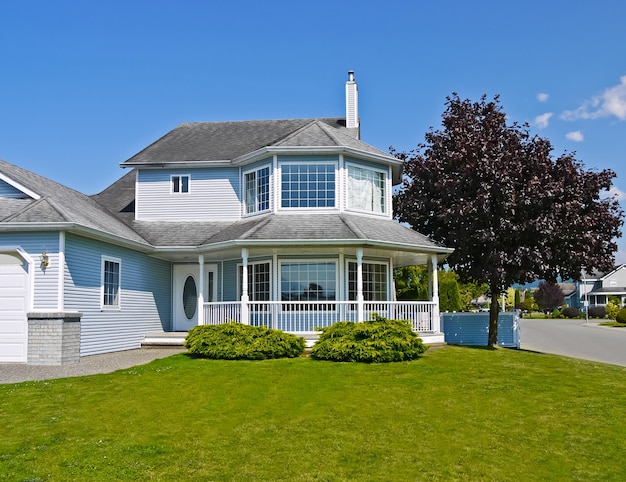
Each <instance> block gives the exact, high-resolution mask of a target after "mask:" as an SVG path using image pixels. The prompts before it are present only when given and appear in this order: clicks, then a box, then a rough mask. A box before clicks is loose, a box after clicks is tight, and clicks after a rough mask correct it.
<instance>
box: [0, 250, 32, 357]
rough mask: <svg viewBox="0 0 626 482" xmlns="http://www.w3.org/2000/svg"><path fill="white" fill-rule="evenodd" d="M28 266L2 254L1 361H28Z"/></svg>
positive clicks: (10, 254) (0, 267)
mask: <svg viewBox="0 0 626 482" xmlns="http://www.w3.org/2000/svg"><path fill="white" fill-rule="evenodd" d="M28 280H29V277H28V264H26V263H25V262H24V260H23V259H22V258H21V257H19V256H16V255H14V254H12V253H0V362H20V363H25V362H26V361H27V356H26V355H27V345H28V323H27V321H26V312H27V311H28V294H29V285H28Z"/></svg>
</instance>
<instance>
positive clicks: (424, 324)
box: [202, 301, 438, 333]
mask: <svg viewBox="0 0 626 482" xmlns="http://www.w3.org/2000/svg"><path fill="white" fill-rule="evenodd" d="M434 307H435V303H434V302H430V301H375V302H368V301H366V302H365V303H364V304H363V315H364V316H363V318H364V319H365V320H369V319H371V317H372V314H373V313H377V314H378V315H380V316H383V317H385V318H389V319H398V320H410V321H411V323H412V325H413V331H416V332H428V331H433V330H434V328H435V326H438V323H437V324H436V325H435V324H434V323H433V312H434ZM241 313H242V310H241V302H240V301H223V302H217V303H205V304H204V313H203V320H202V322H203V324H205V325H219V324H222V323H227V322H230V321H235V322H240V323H246V322H247V323H249V324H251V325H257V326H267V327H268V328H278V329H280V330H283V331H287V332H292V333H312V332H315V331H316V329H317V328H322V327H326V326H330V325H332V324H333V323H336V322H337V321H359V320H358V311H357V303H356V302H354V301H251V302H249V303H248V313H249V315H248V318H249V319H248V320H242V319H241Z"/></svg>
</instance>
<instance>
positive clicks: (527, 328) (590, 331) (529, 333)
mask: <svg viewBox="0 0 626 482" xmlns="http://www.w3.org/2000/svg"><path fill="white" fill-rule="evenodd" d="M520 336H521V341H522V346H521V347H522V349H524V350H532V351H539V352H544V353H554V354H556V355H565V356H569V357H574V358H583V359H585V360H592V361H598V362H602V363H610V364H613V365H621V366H626V328H609V327H601V326H598V322H597V320H592V321H590V322H589V324H585V320H570V319H562V320H550V319H547V320H531V319H522V320H521V332H520Z"/></svg>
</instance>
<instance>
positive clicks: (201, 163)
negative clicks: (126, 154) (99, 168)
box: [120, 159, 232, 169]
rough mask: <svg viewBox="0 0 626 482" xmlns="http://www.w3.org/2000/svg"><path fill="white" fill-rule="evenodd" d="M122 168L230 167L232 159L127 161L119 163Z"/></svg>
mask: <svg viewBox="0 0 626 482" xmlns="http://www.w3.org/2000/svg"><path fill="white" fill-rule="evenodd" d="M120 166H121V167H122V168H127V167H134V168H138V169H171V168H176V169H181V168H182V169H192V168H203V167H231V166H232V161H230V160H228V159H220V160H215V161H206V160H205V161H193V160H186V161H171V162H151V163H149V164H148V163H145V162H133V163H128V161H126V162H123V163H121V164H120Z"/></svg>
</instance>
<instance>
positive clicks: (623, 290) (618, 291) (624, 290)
mask: <svg viewBox="0 0 626 482" xmlns="http://www.w3.org/2000/svg"><path fill="white" fill-rule="evenodd" d="M587 295H599V296H602V295H605V296H610V295H615V296H623V295H626V287H620V286H612V287H609V288H598V289H596V290H593V291H590V292H589V293H587Z"/></svg>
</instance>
